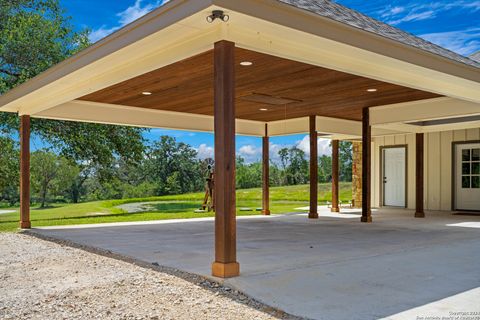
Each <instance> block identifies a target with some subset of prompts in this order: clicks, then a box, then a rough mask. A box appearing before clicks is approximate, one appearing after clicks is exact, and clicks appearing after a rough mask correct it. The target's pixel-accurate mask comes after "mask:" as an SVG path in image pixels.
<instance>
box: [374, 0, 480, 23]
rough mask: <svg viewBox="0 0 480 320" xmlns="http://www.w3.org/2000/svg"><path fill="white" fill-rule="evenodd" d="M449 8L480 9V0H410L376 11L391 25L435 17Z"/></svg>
mask: <svg viewBox="0 0 480 320" xmlns="http://www.w3.org/2000/svg"><path fill="white" fill-rule="evenodd" d="M451 10H467V11H472V12H476V11H478V10H480V1H478V0H477V1H467V0H456V1H435V2H433V1H432V2H425V3H418V2H417V1H412V2H409V3H405V4H404V5H402V6H387V7H386V8H384V9H382V10H380V11H378V12H377V14H378V15H379V16H380V17H381V18H383V20H385V21H386V22H387V23H389V24H392V25H397V24H401V23H404V22H412V21H421V20H428V19H433V18H435V17H436V16H437V15H438V14H439V13H441V12H445V11H451Z"/></svg>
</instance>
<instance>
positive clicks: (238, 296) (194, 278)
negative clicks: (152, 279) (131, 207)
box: [20, 230, 305, 320]
mask: <svg viewBox="0 0 480 320" xmlns="http://www.w3.org/2000/svg"><path fill="white" fill-rule="evenodd" d="M20 234H22V235H28V236H30V237H33V238H38V239H40V240H45V241H49V242H53V243H55V244H58V245H60V246H67V247H71V248H75V249H80V250H83V251H86V252H89V253H92V254H95V255H99V256H103V257H106V258H112V259H115V260H119V261H123V262H126V263H128V264H132V265H135V266H138V267H141V268H144V269H150V270H153V271H156V272H160V273H164V274H168V275H171V276H174V277H177V278H180V279H182V280H185V281H187V282H189V283H191V284H194V285H196V286H199V287H201V288H203V289H206V290H208V291H210V292H212V293H214V294H215V296H222V297H225V298H228V299H231V300H232V301H235V302H237V303H240V304H243V305H245V306H247V307H249V308H253V309H256V310H258V311H260V312H263V313H266V314H268V315H270V316H272V317H274V318H277V319H285V320H299V319H305V318H301V317H297V316H294V315H291V314H288V313H286V312H284V311H282V310H280V309H277V308H274V307H271V306H269V305H266V304H264V303H262V302H260V301H257V300H255V299H254V298H252V297H250V296H248V295H246V294H245V293H243V292H240V291H238V290H235V289H232V288H230V287H228V286H225V285H224V284H223V283H221V282H217V281H213V280H212V279H208V278H206V277H203V276H200V275H197V274H193V273H190V272H186V271H183V270H179V269H176V268H172V267H167V266H162V265H159V264H158V263H148V262H145V261H142V260H138V259H135V258H131V257H128V256H124V255H121V254H118V253H114V252H112V251H110V250H105V249H100V248H96V247H93V246H88V245H82V244H78V243H75V242H73V241H69V240H64V239H58V238H55V237H50V236H46V235H42V234H39V233H36V232H33V231H30V230H22V231H21V232H20Z"/></svg>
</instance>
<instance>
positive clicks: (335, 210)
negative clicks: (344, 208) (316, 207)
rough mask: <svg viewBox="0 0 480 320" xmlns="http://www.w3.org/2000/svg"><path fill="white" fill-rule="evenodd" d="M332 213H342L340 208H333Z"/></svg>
mask: <svg viewBox="0 0 480 320" xmlns="http://www.w3.org/2000/svg"><path fill="white" fill-rule="evenodd" d="M330 211H331V212H340V208H333V207H332V208H331V209H330Z"/></svg>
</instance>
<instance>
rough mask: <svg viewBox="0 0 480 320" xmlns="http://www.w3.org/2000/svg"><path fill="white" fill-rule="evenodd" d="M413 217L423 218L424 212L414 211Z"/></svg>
mask: <svg viewBox="0 0 480 320" xmlns="http://www.w3.org/2000/svg"><path fill="white" fill-rule="evenodd" d="M415 218H425V212H415Z"/></svg>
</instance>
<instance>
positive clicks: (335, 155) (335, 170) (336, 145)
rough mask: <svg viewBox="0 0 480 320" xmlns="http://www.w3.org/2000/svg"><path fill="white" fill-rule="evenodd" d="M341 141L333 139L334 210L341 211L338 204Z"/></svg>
mask: <svg viewBox="0 0 480 320" xmlns="http://www.w3.org/2000/svg"><path fill="white" fill-rule="evenodd" d="M338 149H339V141H338V140H332V209H331V211H332V212H340V206H339V205H338V202H339V201H338V180H339V174H338V172H339V159H338V151H339V150H338Z"/></svg>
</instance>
